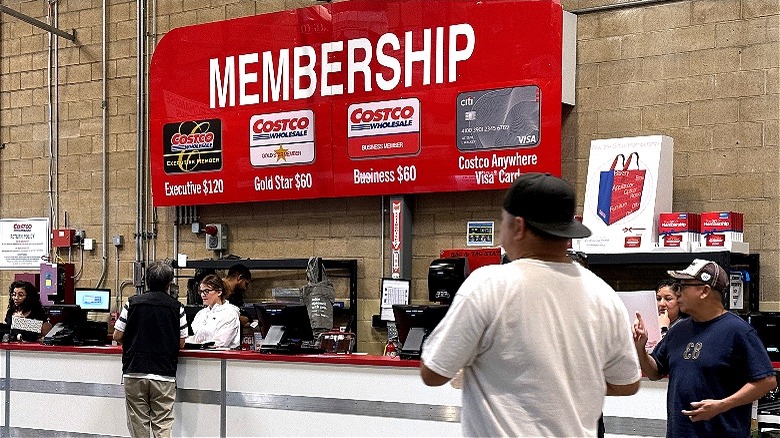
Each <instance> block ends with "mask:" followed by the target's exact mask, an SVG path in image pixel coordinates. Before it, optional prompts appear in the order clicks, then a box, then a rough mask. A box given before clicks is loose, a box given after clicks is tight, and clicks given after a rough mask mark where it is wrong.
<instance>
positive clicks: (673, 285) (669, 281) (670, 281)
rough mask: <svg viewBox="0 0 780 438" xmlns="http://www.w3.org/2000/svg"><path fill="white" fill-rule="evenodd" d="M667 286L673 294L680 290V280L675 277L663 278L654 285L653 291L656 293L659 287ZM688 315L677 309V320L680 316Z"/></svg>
mask: <svg viewBox="0 0 780 438" xmlns="http://www.w3.org/2000/svg"><path fill="white" fill-rule="evenodd" d="M665 287H668V288H669V289H671V290H672V292H674V293H675V294H677V292H680V280H678V279H676V278H671V277H670V278H664V279H663V280H661V281H659V282H658V284H656V285H655V293H658V292H659V291H660V290H661V289H663V288H665ZM688 316H689V315H688V314H687V313H685V312H683V311H680V310H678V315H677V320H679V319H681V318H687V317H688Z"/></svg>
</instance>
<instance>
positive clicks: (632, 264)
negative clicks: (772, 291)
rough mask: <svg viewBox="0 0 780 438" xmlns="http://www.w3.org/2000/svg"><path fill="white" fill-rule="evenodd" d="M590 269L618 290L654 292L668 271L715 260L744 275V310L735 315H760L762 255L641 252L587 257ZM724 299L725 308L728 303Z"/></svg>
mask: <svg viewBox="0 0 780 438" xmlns="http://www.w3.org/2000/svg"><path fill="white" fill-rule="evenodd" d="M585 256H586V261H587V265H588V268H589V269H590V270H591V271H593V272H594V273H595V274H596V275H598V276H599V277H601V278H602V279H603V280H604V281H606V282H607V284H609V285H610V286H612V288H614V289H615V290H618V291H620V290H623V291H629V290H652V289H654V288H655V285H656V284H657V283H658V281H660V280H661V279H663V278H666V277H667V276H668V274H667V272H666V271H667V270H679V269H684V268H686V267H687V266H688V265H689V264H690V263H691V262H692V261H693V260H694V259H705V260H712V261H713V262H715V263H717V264H719V265H721V266H722V267H723V268H724V269H726V270H727V271H730V272H737V271H739V272H744V273H746V274H747V275H744V278H743V280H745V282H744V297H745V306H744V309H734V312H736V313H754V312H758V311H759V305H758V304H759V301H758V298H759V290H760V289H759V286H760V276H759V255H758V254H741V253H732V252H728V251H712V252H642V253H622V254H585ZM725 298H726V297H724V304H725V305H726V308H727V309H729V310H731V309H730V308H729V306H728V302H727V300H725Z"/></svg>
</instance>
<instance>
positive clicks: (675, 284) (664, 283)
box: [655, 278, 680, 293]
mask: <svg viewBox="0 0 780 438" xmlns="http://www.w3.org/2000/svg"><path fill="white" fill-rule="evenodd" d="M664 287H668V288H670V289H672V291H673V292H679V291H680V280H677V279H674V278H664V279H663V280H661V281H659V282H658V284H656V285H655V291H656V293H657V292H658V291H659V290H661V288H664Z"/></svg>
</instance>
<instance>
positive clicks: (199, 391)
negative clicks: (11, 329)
mask: <svg viewBox="0 0 780 438" xmlns="http://www.w3.org/2000/svg"><path fill="white" fill-rule="evenodd" d="M0 354H3V355H4V356H5V357H4V360H0V376H3V377H2V389H3V391H0V397H2V401H3V406H4V409H3V412H2V430H0V435H1V436H43V435H45V436H69V437H72V436H128V432H127V426H126V421H125V406H124V389H123V387H122V365H121V363H122V356H121V347H117V346H107V347H63V346H48V345H41V344H17V343H7V344H0ZM418 367H419V362H418V361H416V360H400V359H397V358H389V357H383V356H366V355H360V354H350V355H335V354H334V355H316V356H315V355H311V356H302V355H297V356H290V355H276V354H260V353H258V352H254V351H194V350H185V351H182V352H181V358H180V361H179V369H178V374H177V379H176V382H177V386H178V391H177V396H176V405H175V408H174V415H175V421H174V427H173V435H174V436H183V437H192V436H214V437H216V436H399V435H409V436H458V435H460V424H459V421H460V404H461V402H460V390H458V389H454V388H452V387H451V386H450V385H444V386H441V387H437V388H430V387H427V386H425V385H423V383H422V381H421V380H420V377H419V372H418ZM665 406H666V383H665V381H661V382H649V381H647V380H646V379H645V380H643V381H642V389H640V391H639V393H638V394H637V395H634V396H632V397H622V398H614V397H607V401H606V402H605V405H604V416H605V423H606V426H607V431H608V433H607V436H611V437H623V436H651V437H662V436H664V432H665V427H666V426H665V424H666V421H665V419H666V409H665Z"/></svg>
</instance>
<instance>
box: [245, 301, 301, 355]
mask: <svg viewBox="0 0 780 438" xmlns="http://www.w3.org/2000/svg"><path fill="white" fill-rule="evenodd" d="M255 311H256V312H257V319H258V320H259V321H260V326H261V328H260V333H262V335H263V344H262V345H261V347H260V350H261V351H263V350H272V351H273V350H276V351H283V350H289V349H294V348H296V346H297V347H300V346H301V344H302V343H305V342H309V341H313V340H314V332H313V331H312V329H311V321H310V320H309V312H308V310H307V309H306V306H305V305H303V304H281V303H260V304H255Z"/></svg>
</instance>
